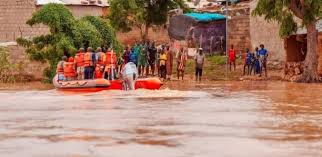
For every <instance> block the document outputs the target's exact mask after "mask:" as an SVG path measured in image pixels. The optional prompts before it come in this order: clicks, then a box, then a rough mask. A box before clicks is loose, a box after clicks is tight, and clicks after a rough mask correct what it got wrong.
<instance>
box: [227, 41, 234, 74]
mask: <svg viewBox="0 0 322 157" xmlns="http://www.w3.org/2000/svg"><path fill="white" fill-rule="evenodd" d="M228 57H229V58H228V62H229V70H230V71H231V65H233V66H234V70H236V51H235V49H234V45H231V48H230V50H229V53H228Z"/></svg>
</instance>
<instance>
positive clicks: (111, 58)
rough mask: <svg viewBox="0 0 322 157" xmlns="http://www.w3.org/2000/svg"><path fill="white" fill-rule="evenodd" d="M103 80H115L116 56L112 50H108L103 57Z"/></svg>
mask: <svg viewBox="0 0 322 157" xmlns="http://www.w3.org/2000/svg"><path fill="white" fill-rule="evenodd" d="M104 63H105V70H104V78H105V79H108V80H114V79H116V66H117V56H116V53H114V51H113V50H111V49H109V50H108V51H107V52H106V55H105V60H104Z"/></svg>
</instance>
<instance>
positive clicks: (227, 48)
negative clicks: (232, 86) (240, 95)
mask: <svg viewBox="0 0 322 157" xmlns="http://www.w3.org/2000/svg"><path fill="white" fill-rule="evenodd" d="M225 14H226V58H227V59H226V79H227V80H228V62H229V61H228V60H229V54H228V53H229V45H228V38H229V37H228V16H229V14H228V0H226V9H225Z"/></svg>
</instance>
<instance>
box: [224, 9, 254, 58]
mask: <svg viewBox="0 0 322 157" xmlns="http://www.w3.org/2000/svg"><path fill="white" fill-rule="evenodd" d="M249 25H250V19H249V16H248V15H241V16H234V17H232V18H231V19H230V20H228V46H229V48H230V46H231V45H234V49H235V50H236V51H237V52H238V53H239V52H240V51H242V52H243V53H244V52H245V49H246V48H251V40H250V29H249V27H250V26H249Z"/></svg>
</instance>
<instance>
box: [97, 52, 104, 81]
mask: <svg viewBox="0 0 322 157" xmlns="http://www.w3.org/2000/svg"><path fill="white" fill-rule="evenodd" d="M104 59H105V53H104V52H103V51H102V48H100V47H98V48H97V50H96V61H97V62H96V67H95V78H96V79H97V78H103V73H104V68H105V63H104Z"/></svg>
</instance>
